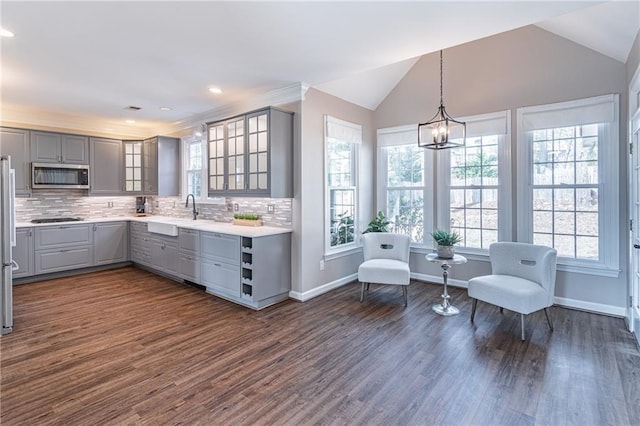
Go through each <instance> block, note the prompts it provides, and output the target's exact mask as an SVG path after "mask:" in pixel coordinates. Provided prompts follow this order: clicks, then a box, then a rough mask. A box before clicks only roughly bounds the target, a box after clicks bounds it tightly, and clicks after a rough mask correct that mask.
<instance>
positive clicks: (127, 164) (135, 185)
mask: <svg viewBox="0 0 640 426" xmlns="http://www.w3.org/2000/svg"><path fill="white" fill-rule="evenodd" d="M122 147H123V148H124V192H125V193H127V194H142V141H122Z"/></svg>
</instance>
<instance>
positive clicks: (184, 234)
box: [178, 228, 201, 283]
mask: <svg viewBox="0 0 640 426" xmlns="http://www.w3.org/2000/svg"><path fill="white" fill-rule="evenodd" d="M200 262H201V259H200V232H199V231H196V230H194V229H185V228H180V229H179V231H178V275H179V276H180V277H181V278H182V279H184V280H187V281H191V282H193V283H198V282H200Z"/></svg>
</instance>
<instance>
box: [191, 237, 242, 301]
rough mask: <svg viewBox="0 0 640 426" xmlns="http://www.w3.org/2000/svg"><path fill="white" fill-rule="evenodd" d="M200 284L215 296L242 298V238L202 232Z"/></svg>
mask: <svg viewBox="0 0 640 426" xmlns="http://www.w3.org/2000/svg"><path fill="white" fill-rule="evenodd" d="M200 256H201V259H200V284H202V285H204V286H205V287H207V291H210V292H212V293H213V294H216V295H219V296H223V297H231V298H234V299H236V300H237V299H239V298H240V237H239V236H236V235H226V234H219V233H217V232H200Z"/></svg>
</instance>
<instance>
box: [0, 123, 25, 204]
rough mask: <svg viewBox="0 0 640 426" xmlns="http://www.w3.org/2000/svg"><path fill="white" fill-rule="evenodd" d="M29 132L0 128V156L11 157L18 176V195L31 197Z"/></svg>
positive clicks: (12, 165)
mask: <svg viewBox="0 0 640 426" xmlns="http://www.w3.org/2000/svg"><path fill="white" fill-rule="evenodd" d="M29 135H30V132H29V130H24V129H12V128H9V127H0V155H10V156H11V167H12V168H13V169H14V170H15V174H16V195H30V193H31V188H30V185H29V182H30V179H29V175H30V171H31V169H30V167H29Z"/></svg>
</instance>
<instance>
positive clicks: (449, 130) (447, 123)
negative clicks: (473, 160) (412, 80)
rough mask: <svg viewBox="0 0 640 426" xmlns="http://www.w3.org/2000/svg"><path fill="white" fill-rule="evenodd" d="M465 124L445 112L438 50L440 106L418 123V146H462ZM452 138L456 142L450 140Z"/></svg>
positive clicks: (430, 147)
mask: <svg viewBox="0 0 640 426" xmlns="http://www.w3.org/2000/svg"><path fill="white" fill-rule="evenodd" d="M466 134H467V124H466V123H465V122H463V121H458V120H454V119H453V118H451V116H450V115H449V114H448V113H447V111H446V110H445V108H444V103H443V101H442V50H441V51H440V106H439V107H438V112H437V113H436V115H434V116H433V118H432V119H431V120H429V121H427V122H426V123H420V124H418V146H419V147H422V148H429V149H448V148H456V147H460V146H464V143H465V137H466ZM452 139H455V140H457V142H452Z"/></svg>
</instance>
